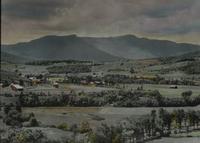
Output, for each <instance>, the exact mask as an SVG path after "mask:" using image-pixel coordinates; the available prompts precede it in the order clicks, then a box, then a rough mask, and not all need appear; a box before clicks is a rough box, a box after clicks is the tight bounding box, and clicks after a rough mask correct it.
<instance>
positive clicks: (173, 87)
mask: <svg viewBox="0 0 200 143" xmlns="http://www.w3.org/2000/svg"><path fill="white" fill-rule="evenodd" d="M170 88H172V89H177V88H178V86H177V85H171V86H170Z"/></svg>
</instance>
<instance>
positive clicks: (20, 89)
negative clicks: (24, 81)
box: [10, 83, 24, 91]
mask: <svg viewBox="0 0 200 143" xmlns="http://www.w3.org/2000/svg"><path fill="white" fill-rule="evenodd" d="M10 87H11V89H12V90H14V91H23V90H24V88H23V87H22V86H20V85H19V84H14V83H12V84H11V85H10Z"/></svg>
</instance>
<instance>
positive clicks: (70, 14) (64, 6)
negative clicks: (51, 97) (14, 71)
mask: <svg viewBox="0 0 200 143" xmlns="http://www.w3.org/2000/svg"><path fill="white" fill-rule="evenodd" d="M199 10H200V1H199V0H2V40H3V42H5V43H13V42H17V41H24V40H29V39H33V38H36V37H40V36H43V35H48V34H61V35H64V34H73V33H76V34H79V35H86V36H111V35H122V34H138V35H144V36H145V35H148V36H149V35H154V36H155V35H157V36H163V37H167V36H173V35H180V36H181V34H184V35H185V34H188V35H191V33H194V32H195V33H197V34H195V35H198V34H199V33H200V31H199V27H200V22H199V17H200V14H199V13H200V11H199ZM199 35H200V34H199ZM184 37H186V36H184ZM191 38H192V37H191ZM179 39H180V38H179ZM174 40H176V39H174ZM188 42H190V39H188Z"/></svg>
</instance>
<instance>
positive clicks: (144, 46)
mask: <svg viewBox="0 0 200 143" xmlns="http://www.w3.org/2000/svg"><path fill="white" fill-rule="evenodd" d="M1 50H2V52H4V55H5V53H6V54H9V55H13V56H15V57H21V59H26V58H28V59H37V60H66V59H74V60H95V61H112V60H119V59H120V58H123V59H124V58H125V59H144V58H157V57H168V56H176V55H181V54H185V53H190V52H194V51H200V46H199V45H194V44H186V43H175V42H171V41H166V40H152V39H147V38H138V37H136V36H134V35H124V36H117V37H106V38H96V37H78V36H76V35H69V36H45V37H42V38H39V39H35V40H32V41H30V42H25V43H18V44H13V45H1ZM4 57H5V56H4Z"/></svg>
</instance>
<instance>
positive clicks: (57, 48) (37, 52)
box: [2, 35, 118, 61]
mask: <svg viewBox="0 0 200 143" xmlns="http://www.w3.org/2000/svg"><path fill="white" fill-rule="evenodd" d="M2 50H3V51H6V52H8V53H11V54H14V55H18V56H20V55H24V56H26V57H33V58H37V59H38V60H64V59H74V60H96V61H110V60H116V59H118V58H117V57H115V56H112V55H110V54H108V53H106V52H104V51H101V50H99V49H97V48H95V47H94V46H93V45H91V44H90V43H87V42H85V41H84V40H82V38H79V37H77V36H75V35H70V36H46V37H43V38H40V39H36V40H32V41H30V42H28V43H19V44H16V45H7V46H2Z"/></svg>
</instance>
